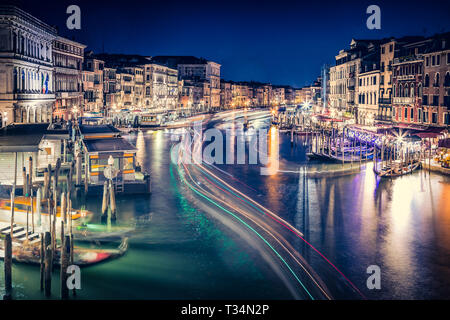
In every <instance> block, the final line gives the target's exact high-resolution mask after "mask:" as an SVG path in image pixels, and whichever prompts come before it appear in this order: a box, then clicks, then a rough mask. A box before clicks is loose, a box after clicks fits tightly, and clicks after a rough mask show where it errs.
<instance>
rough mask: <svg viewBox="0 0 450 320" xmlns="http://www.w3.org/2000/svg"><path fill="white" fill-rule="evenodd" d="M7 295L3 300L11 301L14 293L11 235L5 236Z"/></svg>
mask: <svg viewBox="0 0 450 320" xmlns="http://www.w3.org/2000/svg"><path fill="white" fill-rule="evenodd" d="M4 267H5V295H4V296H3V300H11V293H12V274H11V273H12V238H11V235H10V234H6V235H5V258H4Z"/></svg>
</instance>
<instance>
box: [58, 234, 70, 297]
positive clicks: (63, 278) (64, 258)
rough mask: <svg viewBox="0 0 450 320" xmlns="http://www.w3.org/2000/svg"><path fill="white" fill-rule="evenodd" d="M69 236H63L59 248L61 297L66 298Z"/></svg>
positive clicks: (67, 292)
mask: <svg viewBox="0 0 450 320" xmlns="http://www.w3.org/2000/svg"><path fill="white" fill-rule="evenodd" d="M70 242H71V241H70V236H69V235H66V236H64V239H63V241H62V244H61V246H62V248H61V249H62V250H61V270H60V289H61V299H62V300H67V299H68V298H69V288H67V278H68V277H67V268H68V266H69V260H70V258H69V257H70V252H71V244H70Z"/></svg>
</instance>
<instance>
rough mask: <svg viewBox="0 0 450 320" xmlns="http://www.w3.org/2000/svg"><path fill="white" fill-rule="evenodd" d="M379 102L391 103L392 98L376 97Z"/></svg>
mask: <svg viewBox="0 0 450 320" xmlns="http://www.w3.org/2000/svg"><path fill="white" fill-rule="evenodd" d="M378 103H379V104H391V103H392V99H391V98H380V99H378Z"/></svg>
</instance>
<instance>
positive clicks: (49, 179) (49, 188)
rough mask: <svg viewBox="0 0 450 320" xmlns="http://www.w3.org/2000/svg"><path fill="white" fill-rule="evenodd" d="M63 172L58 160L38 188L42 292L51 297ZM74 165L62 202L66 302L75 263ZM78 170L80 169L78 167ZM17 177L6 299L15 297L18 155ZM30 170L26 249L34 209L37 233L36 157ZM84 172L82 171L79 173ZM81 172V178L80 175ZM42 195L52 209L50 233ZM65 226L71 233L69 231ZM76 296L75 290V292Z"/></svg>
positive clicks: (26, 193) (7, 240)
mask: <svg viewBox="0 0 450 320" xmlns="http://www.w3.org/2000/svg"><path fill="white" fill-rule="evenodd" d="M60 169H61V160H60V159H59V158H58V159H57V162H56V165H55V167H54V169H53V170H52V166H51V164H49V165H48V168H47V169H46V170H45V171H44V186H43V187H42V188H41V187H39V188H38V189H37V197H36V198H37V199H36V200H37V205H36V208H37V210H38V219H39V220H38V222H39V223H38V224H39V225H40V226H41V233H40V290H41V291H44V292H45V295H46V296H47V297H49V296H51V283H52V271H53V263H54V256H55V253H56V249H57V248H56V240H57V234H56V218H57V207H58V205H57V204H58V192H59V187H58V180H59V174H60ZM73 169H74V162H72V163H71V165H70V167H69V173H68V175H67V193H64V192H62V193H61V201H60V208H61V209H60V216H61V218H62V219H61V229H60V242H61V254H60V259H61V260H60V265H61V268H60V289H61V290H60V294H61V298H62V299H67V298H68V296H69V290H68V287H67V284H66V282H67V277H68V275H67V268H68V266H69V263H70V264H73V234H72V214H71V212H72V210H71V208H72V200H71V192H72V176H73ZM77 169H78V168H77ZM14 170H15V175H14V184H13V189H12V192H11V232H10V233H8V234H6V235H5V239H4V248H5V250H4V251H5V257H4V274H5V296H4V299H11V297H12V253H13V250H12V242H13V237H14V232H13V229H14V206H15V204H14V200H15V189H16V182H17V153H16V155H15V169H14ZM26 171H27V170H26V168H25V167H24V168H23V171H22V172H23V195H24V196H25V197H29V198H30V205H29V206H27V225H26V240H25V242H24V246H27V245H28V233H29V221H28V219H29V213H30V212H29V210H30V209H31V220H32V221H31V227H32V232H33V233H34V230H35V224H34V197H33V181H32V172H33V161H32V157H30V158H29V172H28V173H27V172H26ZM77 171H80V170H77ZM78 174H79V173H78V172H77V176H78ZM41 196H42V198H43V199H42V200H43V201H45V200H47V209H48V225H47V230H46V231H45V232H43V221H42V217H41V214H40V213H41V210H40V209H41V202H42V201H41ZM65 226H66V227H67V229H68V230H66V232H65ZM73 294H74V295H75V290H74V291H73Z"/></svg>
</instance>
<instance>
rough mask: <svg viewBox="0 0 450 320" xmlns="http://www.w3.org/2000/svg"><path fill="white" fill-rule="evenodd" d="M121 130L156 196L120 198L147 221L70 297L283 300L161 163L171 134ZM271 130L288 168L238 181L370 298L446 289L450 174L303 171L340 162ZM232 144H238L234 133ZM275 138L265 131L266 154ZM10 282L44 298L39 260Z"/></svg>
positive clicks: (339, 288)
mask: <svg viewBox="0 0 450 320" xmlns="http://www.w3.org/2000/svg"><path fill="white" fill-rule="evenodd" d="M249 121H250V122H251V123H252V125H253V126H254V127H255V129H258V128H260V127H264V126H267V122H264V121H262V120H261V119H258V120H255V121H253V122H252V119H249ZM237 126H238V124H235V123H230V125H229V126H227V128H229V129H230V131H231V132H232V133H233V132H234V134H236V132H237V129H236V128H238V127H237ZM222 129H225V128H222ZM232 135H233V134H232ZM127 139H129V141H131V142H132V143H134V144H136V146H137V148H138V152H137V161H138V162H139V163H140V164H141V165H142V167H143V169H145V170H148V171H150V172H151V174H152V179H153V180H152V191H153V194H152V195H151V196H149V197H127V198H118V200H117V207H118V223H119V224H121V223H124V222H129V221H132V220H133V219H135V218H136V217H139V216H151V221H150V223H149V225H148V226H147V225H146V226H145V228H142V229H141V230H140V231H139V233H138V234H136V235H135V236H134V238H132V239H131V245H130V249H129V252H128V253H127V254H126V255H125V256H124V257H122V258H120V259H117V260H114V261H111V262H108V263H104V264H101V265H97V266H93V267H90V268H85V269H82V290H81V291H80V292H79V293H78V295H77V297H79V298H85V299H98V298H103V299H109V298H110V299H115V298H122V299H138V298H139V299H156V298H159V299H174V298H188V299H198V298H205V299H207V298H216V299H220V298H224V299H230V298H237V299H238V298H255V299H258V298H262V299H288V298H291V295H290V293H289V291H288V290H287V289H286V288H285V287H284V286H283V284H282V283H281V281H279V279H278V278H277V277H276V276H275V275H274V274H273V272H272V271H271V269H270V268H269V267H268V266H267V265H266V264H265V263H264V261H263V260H262V259H261V258H260V257H258V256H257V255H255V254H254V253H252V252H251V250H250V249H249V248H248V247H247V246H246V245H245V244H244V243H242V241H241V240H240V239H236V237H234V236H233V235H231V234H229V233H228V231H227V230H226V229H225V228H223V226H222V225H221V224H220V223H219V222H217V221H213V220H210V219H208V216H207V215H205V214H204V213H203V211H202V209H201V203H200V202H198V199H196V198H195V197H186V196H185V195H186V194H187V193H186V192H185V191H186V190H182V189H181V188H183V186H182V184H180V183H179V182H178V181H177V177H176V175H175V174H174V173H173V168H172V166H171V164H170V161H169V160H170V155H169V147H170V132H168V131H149V132H139V133H138V134H132V135H130V136H127ZM277 139H279V141H280V151H279V152H280V164H279V165H280V169H281V170H283V169H286V168H291V169H292V168H295V170H292V172H284V173H278V174H276V175H273V176H263V175H260V170H259V169H260V168H259V167H258V166H251V165H224V166H221V168H222V169H224V170H226V171H227V172H229V173H231V174H232V175H233V176H234V177H239V180H240V181H239V184H237V183H236V182H235V187H239V188H240V189H241V190H243V191H245V192H247V193H248V194H249V195H251V196H252V197H253V198H254V199H255V200H257V201H259V202H261V204H263V205H265V206H266V207H268V208H269V209H270V210H272V211H274V212H276V213H278V214H279V215H280V216H282V217H283V218H284V219H286V220H287V221H289V222H290V223H292V224H293V225H294V226H296V228H297V229H299V230H300V231H301V232H302V233H303V234H304V237H305V239H306V240H307V241H309V242H310V243H311V244H313V245H314V246H315V247H316V248H318V249H319V250H320V251H321V252H322V253H323V254H324V255H325V256H327V257H328V258H329V260H330V261H331V262H332V263H334V264H335V265H336V266H337V267H338V268H339V269H340V270H341V271H342V272H343V273H344V274H345V275H346V276H347V277H348V278H349V279H350V280H351V281H352V282H353V283H354V284H355V285H356V286H357V287H358V288H359V289H360V290H361V291H363V293H364V294H365V295H366V296H367V297H368V298H373V299H381V298H388V299H390V298H404V299H406V298H408V299H414V298H448V297H449V296H450V268H449V261H450V206H449V205H448V199H449V196H450V179H449V178H448V177H443V176H440V175H435V174H429V173H428V172H425V171H418V172H415V173H413V174H411V175H407V176H403V177H399V178H395V179H392V180H380V179H379V178H377V177H376V176H375V175H374V173H373V170H372V164H371V163H370V162H369V163H368V164H363V165H362V167H361V172H359V173H356V174H353V175H347V176H341V177H335V178H330V177H328V178H308V177H306V176H305V174H304V170H313V169H317V170H323V169H324V168H337V167H339V166H340V165H327V164H319V163H316V164H314V163H308V162H307V161H306V157H305V153H306V146H305V145H304V144H303V142H304V141H303V140H302V139H301V138H298V137H296V139H295V143H294V146H293V147H291V144H290V137H289V135H284V134H280V136H279V138H277ZM229 142H230V143H232V144H233V145H235V144H236V142H235V141H234V139H233V140H232V141H229ZM275 146H276V144H275V143H273V144H272V138H271V135H269V155H273V154H274V151H275V150H274V149H273V148H274V147H275ZM299 169H301V170H299ZM286 171H290V170H286ZM100 208H101V200H100V199H96V198H92V199H88V200H87V209H88V210H92V211H94V212H100ZM98 217H99V215H97V216H96V220H94V221H98V220H99V219H98ZM292 243H293V244H294V245H295V246H296V248H297V249H298V251H299V252H300V253H301V254H302V255H303V256H304V257H305V258H306V260H307V261H308V262H309V264H310V265H312V266H313V267H314V269H315V270H316V271H317V273H318V274H319V275H320V276H321V278H322V280H324V282H325V283H326V284H327V286H328V287H329V288H330V290H331V291H332V293H333V295H334V296H335V297H337V298H346V297H355V296H354V295H352V292H351V290H350V289H349V287H348V285H347V284H346V282H345V281H344V280H343V279H342V277H341V276H340V275H339V274H337V273H336V271H335V270H334V269H333V268H331V267H330V266H329V265H328V264H327V263H325V262H324V260H323V259H322V258H321V257H319V256H318V255H317V254H316V253H315V252H311V250H310V249H309V247H308V246H306V245H305V244H304V243H303V242H301V241H300V240H299V239H292ZM374 264H375V265H378V266H380V268H381V272H382V281H381V285H382V289H381V290H379V291H370V290H368V289H367V288H366V285H365V283H366V279H367V276H368V275H367V274H366V269H367V267H368V266H369V265H374ZM0 267H3V266H2V263H0ZM58 279H59V271H55V273H54V277H53V293H54V298H57V294H58V292H59V281H58ZM2 280H3V279H2ZM13 280H14V292H15V295H16V298H28V299H30V298H31V299H40V298H43V295H41V293H40V291H39V268H36V267H31V266H26V265H17V264H15V265H14V268H13ZM1 288H2V289H3V285H2V286H1Z"/></svg>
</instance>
